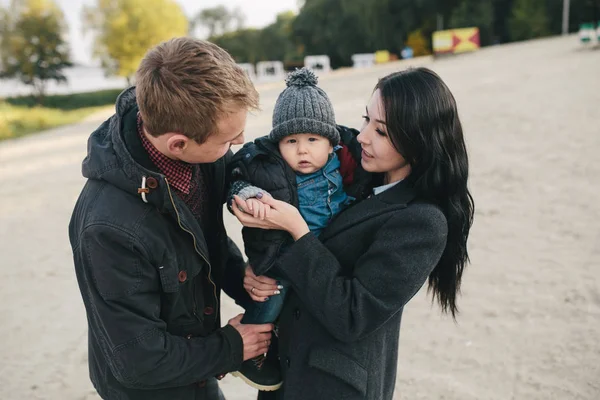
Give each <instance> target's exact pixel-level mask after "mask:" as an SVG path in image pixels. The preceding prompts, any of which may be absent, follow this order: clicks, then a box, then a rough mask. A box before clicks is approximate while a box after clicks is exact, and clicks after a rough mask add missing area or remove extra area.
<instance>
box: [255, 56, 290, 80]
mask: <svg viewBox="0 0 600 400" xmlns="http://www.w3.org/2000/svg"><path fill="white" fill-rule="evenodd" d="M256 75H257V78H258V80H260V81H282V80H283V79H284V78H285V70H284V69H283V63H282V62H281V61H261V62H259V63H257V64H256Z"/></svg>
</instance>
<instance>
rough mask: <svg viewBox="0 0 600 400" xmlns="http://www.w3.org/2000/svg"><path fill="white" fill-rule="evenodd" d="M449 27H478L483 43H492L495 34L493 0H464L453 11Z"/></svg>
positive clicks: (483, 44)
mask: <svg viewBox="0 0 600 400" xmlns="http://www.w3.org/2000/svg"><path fill="white" fill-rule="evenodd" d="M449 27H450V28H469V27H478V28H479V35H480V39H481V45H482V46H485V45H488V44H491V43H492V42H493V40H492V39H493V36H494V5H493V4H492V0H462V1H461V3H460V4H459V5H458V7H456V8H455V9H454V11H453V12H452V15H451V17H450V26H449Z"/></svg>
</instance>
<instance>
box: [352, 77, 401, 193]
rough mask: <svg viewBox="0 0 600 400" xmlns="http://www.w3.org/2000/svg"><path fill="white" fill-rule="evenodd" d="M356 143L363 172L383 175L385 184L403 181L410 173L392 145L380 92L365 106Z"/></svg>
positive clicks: (375, 93)
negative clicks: (360, 150) (359, 145)
mask: <svg viewBox="0 0 600 400" xmlns="http://www.w3.org/2000/svg"><path fill="white" fill-rule="evenodd" d="M363 119H364V122H363V126H362V129H361V130H360V134H359V135H358V141H359V143H360V144H361V146H362V150H363V151H362V155H361V156H362V160H361V164H362V167H363V168H364V169H365V171H368V172H380V173H385V182H386V183H392V182H396V181H399V180H401V179H404V178H406V177H407V176H408V174H409V173H410V164H408V162H407V161H406V160H405V159H404V157H402V155H401V154H400V153H398V151H396V149H395V148H394V146H393V145H392V142H391V141H390V138H389V136H388V131H387V126H386V123H385V113H384V108H383V99H382V97H381V91H380V90H379V89H377V90H376V91H375V92H374V93H373V96H371V100H370V101H369V104H368V105H367V110H366V114H365V115H364V116H363Z"/></svg>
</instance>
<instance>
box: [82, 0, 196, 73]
mask: <svg viewBox="0 0 600 400" xmlns="http://www.w3.org/2000/svg"><path fill="white" fill-rule="evenodd" d="M97 1H98V3H97V5H96V6H95V7H86V8H84V11H83V13H84V19H85V21H87V23H88V25H89V29H91V30H92V31H93V32H94V33H95V35H96V37H95V42H94V55H95V56H96V57H98V58H99V59H100V61H101V63H102V67H103V68H104V70H105V71H106V72H107V73H108V74H114V75H118V76H123V77H125V78H127V81H128V82H130V81H131V78H132V76H133V75H134V74H135V71H136V70H137V68H138V66H139V64H140V62H141V60H142V58H143V57H144V55H145V54H146V52H147V51H148V49H150V48H151V47H154V46H156V45H158V44H160V43H161V42H163V41H165V40H169V39H171V38H173V37H177V36H185V35H186V34H187V31H188V20H187V18H186V16H185V14H184V13H183V11H182V10H181V8H180V7H179V5H178V4H177V3H176V2H175V1H174V0H97Z"/></svg>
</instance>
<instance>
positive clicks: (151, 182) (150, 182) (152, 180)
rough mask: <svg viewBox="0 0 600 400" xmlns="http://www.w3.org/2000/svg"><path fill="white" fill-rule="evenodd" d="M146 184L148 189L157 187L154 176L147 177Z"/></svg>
mask: <svg viewBox="0 0 600 400" xmlns="http://www.w3.org/2000/svg"><path fill="white" fill-rule="evenodd" d="M146 185H147V186H148V187H149V188H150V189H156V188H157V187H158V181H157V180H156V178H153V177H149V178H146Z"/></svg>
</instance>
